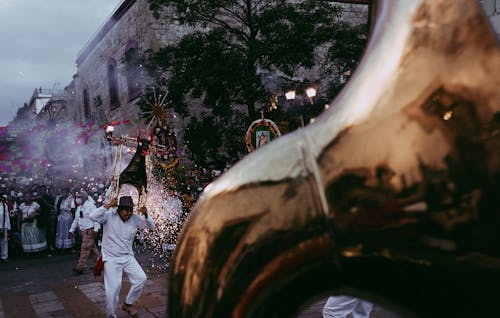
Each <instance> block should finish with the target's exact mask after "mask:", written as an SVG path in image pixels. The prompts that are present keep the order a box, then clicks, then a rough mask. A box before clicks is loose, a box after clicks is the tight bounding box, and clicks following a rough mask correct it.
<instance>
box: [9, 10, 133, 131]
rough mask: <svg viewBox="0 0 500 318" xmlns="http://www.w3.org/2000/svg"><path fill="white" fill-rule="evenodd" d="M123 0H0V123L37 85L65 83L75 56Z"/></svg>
mask: <svg viewBox="0 0 500 318" xmlns="http://www.w3.org/2000/svg"><path fill="white" fill-rule="evenodd" d="M122 1H123V0H0V41H1V43H2V45H1V46H0V126H5V125H7V124H8V123H9V122H10V121H11V120H12V119H13V118H14V116H15V114H16V112H17V109H18V108H19V107H21V106H23V105H24V103H25V102H29V99H30V98H31V95H32V94H33V91H34V90H35V88H39V87H42V88H43V89H64V87H65V86H67V85H68V84H69V83H70V82H71V80H72V77H73V75H74V74H75V73H76V70H77V69H76V63H75V60H76V57H77V55H78V53H79V52H80V51H81V50H82V49H83V47H84V46H85V44H86V43H87V42H88V41H89V40H90V39H91V38H92V36H93V35H94V34H95V33H96V32H97V30H98V29H99V27H100V26H101V25H102V24H103V23H104V22H105V21H106V20H107V18H109V17H110V16H111V14H112V13H113V12H114V10H115V9H116V8H117V6H118V5H119V4H120V3H121V2H122Z"/></svg>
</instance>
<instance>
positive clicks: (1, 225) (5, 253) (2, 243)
mask: <svg viewBox="0 0 500 318" xmlns="http://www.w3.org/2000/svg"><path fill="white" fill-rule="evenodd" d="M9 230H10V215H9V208H8V207H7V203H6V202H5V200H4V198H3V196H2V197H0V258H1V259H2V262H6V261H7V258H8V257H9V241H8V235H9Z"/></svg>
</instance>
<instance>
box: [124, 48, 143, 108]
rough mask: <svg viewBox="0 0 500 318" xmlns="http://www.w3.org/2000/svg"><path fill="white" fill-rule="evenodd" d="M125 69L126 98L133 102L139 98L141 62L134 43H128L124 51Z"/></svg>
mask: <svg viewBox="0 0 500 318" xmlns="http://www.w3.org/2000/svg"><path fill="white" fill-rule="evenodd" d="M125 67H126V76H127V87H128V98H129V100H133V99H135V98H137V97H139V96H141V82H140V75H141V73H140V72H141V62H140V60H139V53H138V49H137V42H136V41H129V43H128V45H127V47H126V49H125Z"/></svg>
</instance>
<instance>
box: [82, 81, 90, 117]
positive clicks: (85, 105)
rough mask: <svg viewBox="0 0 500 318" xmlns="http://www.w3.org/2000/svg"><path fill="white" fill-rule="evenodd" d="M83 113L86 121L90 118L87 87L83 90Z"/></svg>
mask: <svg viewBox="0 0 500 318" xmlns="http://www.w3.org/2000/svg"><path fill="white" fill-rule="evenodd" d="M83 114H84V116H85V120H86V121H88V120H90V104H89V91H88V90H87V89H84V90H83Z"/></svg>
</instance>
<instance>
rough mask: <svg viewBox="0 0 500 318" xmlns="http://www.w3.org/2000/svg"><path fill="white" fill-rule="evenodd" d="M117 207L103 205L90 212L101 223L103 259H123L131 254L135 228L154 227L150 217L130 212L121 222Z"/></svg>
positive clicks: (132, 253) (91, 216)
mask: <svg viewBox="0 0 500 318" xmlns="http://www.w3.org/2000/svg"><path fill="white" fill-rule="evenodd" d="M117 210H118V208H116V207H114V208H110V209H106V208H105V207H104V206H102V207H100V208H97V209H96V210H94V211H93V212H91V213H90V218H91V219H92V220H94V221H96V222H99V223H101V224H103V236H102V245H101V254H102V260H103V261H109V260H111V261H117V262H120V261H124V260H125V259H126V258H127V257H130V256H133V255H134V251H133V250H132V243H133V242H134V238H135V234H136V232H137V229H139V230H143V229H145V228H149V229H154V227H155V224H154V221H153V219H152V218H151V217H149V216H148V217H147V218H145V217H144V216H139V215H137V214H132V215H131V216H130V218H129V219H128V220H127V221H125V222H123V221H122V219H121V218H120V215H119V214H118V211H117Z"/></svg>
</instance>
